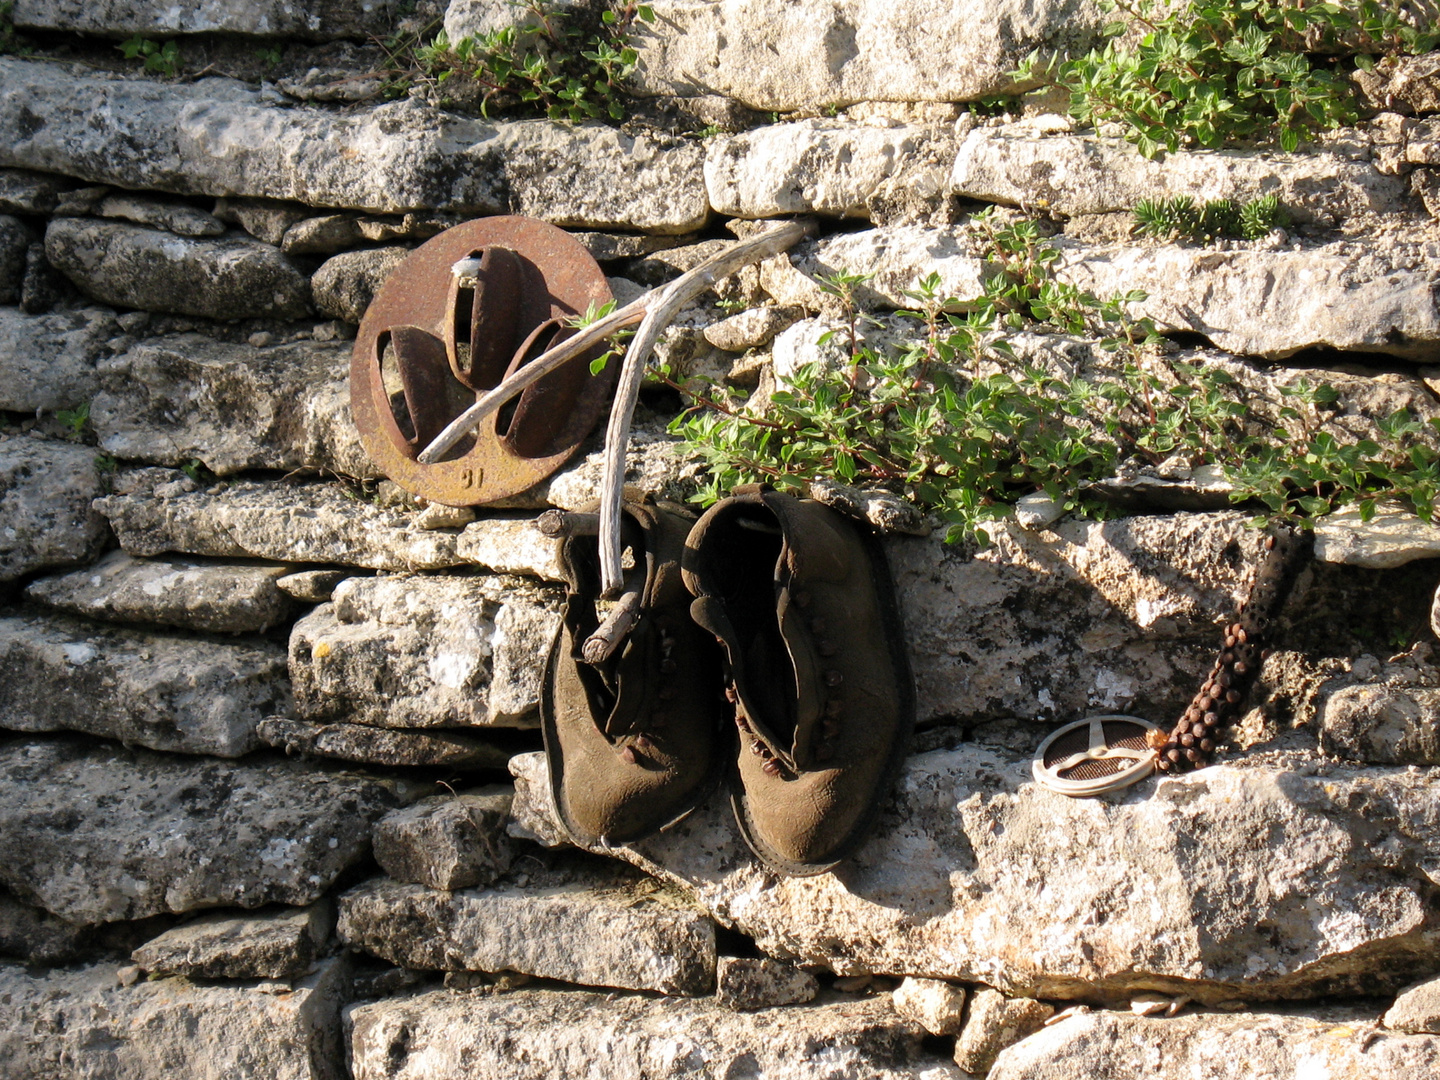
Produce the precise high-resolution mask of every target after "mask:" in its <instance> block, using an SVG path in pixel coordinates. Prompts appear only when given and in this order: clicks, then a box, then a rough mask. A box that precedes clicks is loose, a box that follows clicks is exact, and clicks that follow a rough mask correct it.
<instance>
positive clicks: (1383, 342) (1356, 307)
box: [1056, 239, 1440, 360]
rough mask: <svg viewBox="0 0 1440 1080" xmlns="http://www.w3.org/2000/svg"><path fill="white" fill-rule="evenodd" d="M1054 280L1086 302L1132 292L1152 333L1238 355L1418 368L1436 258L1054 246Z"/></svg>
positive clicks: (1431, 317)
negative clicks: (1141, 295)
mask: <svg viewBox="0 0 1440 1080" xmlns="http://www.w3.org/2000/svg"><path fill="white" fill-rule="evenodd" d="M1059 246H1060V247H1061V248H1062V251H1063V254H1062V257H1061V259H1060V260H1059V261H1058V262H1057V264H1056V276H1057V277H1058V278H1059V279H1060V280H1062V281H1066V282H1068V283H1070V284H1072V285H1075V286H1076V287H1078V288H1080V289H1084V290H1087V291H1089V292H1091V293H1093V294H1094V295H1096V296H1100V297H1105V296H1114V295H1117V294H1120V293H1124V292H1128V291H1130V290H1132V289H1139V290H1142V291H1144V292H1145V293H1147V294H1148V299H1146V300H1144V301H1141V302H1140V303H1138V304H1136V305H1134V307H1133V309H1132V311H1133V313H1134V314H1135V315H1137V316H1139V315H1146V316H1149V317H1150V318H1152V319H1154V320H1155V324H1156V326H1157V327H1158V328H1159V329H1160V330H1161V331H1185V332H1190V333H1197V334H1203V335H1204V336H1205V337H1207V338H1208V339H1209V340H1210V342H1211V343H1212V344H1214V345H1215V346H1216V347H1217V348H1220V349H1224V350H1226V351H1227V352H1230V353H1234V354H1236V355H1241V356H1258V357H1264V358H1265V359H1268V360H1283V359H1285V358H1286V357H1288V356H1293V355H1294V354H1295V353H1297V352H1300V351H1301V350H1303V349H1309V348H1314V347H1317V346H1324V347H1328V348H1331V349H1338V350H1342V351H1344V350H1353V351H1359V352H1370V353H1384V354H1387V355H1390V356H1396V357H1400V358H1403V359H1411V360H1423V359H1428V358H1430V357H1432V356H1433V355H1434V351H1435V344H1434V343H1435V342H1436V341H1437V340H1440V304H1437V301H1436V298H1435V295H1434V289H1433V279H1434V277H1435V274H1436V272H1437V270H1440V254H1436V253H1432V252H1429V251H1427V250H1422V249H1421V247H1420V246H1419V245H1407V244H1389V243H1385V244H1381V243H1373V242H1371V241H1369V240H1366V239H1358V240H1344V241H1336V242H1333V243H1329V244H1322V245H1320V246H1318V247H1314V248H1310V249H1308V250H1304V251H1261V250H1253V249H1252V250H1241V249H1236V250H1232V251H1219V250H1216V249H1213V248H1212V249H1207V248H1200V247H1179V246H1175V245H1165V246H1159V247H1139V246H1135V247H1131V246H1121V247H1109V248H1086V247H1083V246H1080V245H1075V244H1068V243H1062V244H1061V245H1059Z"/></svg>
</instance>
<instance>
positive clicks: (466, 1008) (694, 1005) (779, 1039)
mask: <svg viewBox="0 0 1440 1080" xmlns="http://www.w3.org/2000/svg"><path fill="white" fill-rule="evenodd" d="M346 1016H347V1020H348V1022H349V1024H350V1061H351V1068H352V1070H353V1074H354V1077H355V1080H422V1078H423V1080H462V1078H464V1080H501V1078H504V1080H540V1078H542V1077H548V1076H559V1075H565V1076H569V1075H572V1074H573V1073H574V1072H575V1071H576V1070H577V1068H578V1069H580V1070H582V1071H585V1072H586V1073H587V1074H588V1075H590V1076H593V1077H595V1078H596V1080H622V1078H623V1080H639V1078H641V1077H649V1076H677V1075H684V1074H685V1073H687V1072H690V1073H693V1074H696V1075H705V1074H709V1075H711V1076H731V1077H741V1076H745V1075H747V1074H748V1075H751V1076H764V1077H765V1078H766V1080H825V1078H830V1080H839V1078H840V1077H865V1078H866V1080H922V1078H923V1080H963V1078H962V1077H961V1074H960V1073H959V1071H958V1070H956V1069H955V1067H954V1066H953V1065H950V1064H949V1063H948V1062H940V1061H937V1060H935V1059H934V1058H931V1057H929V1055H927V1053H926V1051H925V1049H924V1047H923V1046H922V1045H921V1038H922V1035H923V1032H922V1031H921V1029H920V1028H919V1027H918V1026H917V1025H915V1024H911V1023H909V1022H907V1021H904V1020H901V1019H900V1018H898V1017H897V1016H896V1015H895V1014H894V1012H893V1011H892V1010H891V1009H890V1006H889V1004H888V1003H887V1002H886V1001H885V1000H884V999H883V998H876V999H871V1000H865V1001H858V1002H843V1003H832V1004H825V1005H812V1006H805V1007H799V1008H791V1009H766V1010H764V1011H761V1012H750V1013H737V1012H733V1011H731V1010H729V1009H725V1008H722V1007H720V1006H717V1005H715V1004H713V1003H712V1002H710V1001H708V1000H701V1001H694V1000H687V999H685V998H651V997H641V996H638V995H628V994H596V993H588V992H585V991H579V990H520V991H517V992H513V993H507V994H494V995H488V996H480V995H475V994H463V993H454V992H449V991H436V992H432V993H429V994H420V995H416V996H414V997H411V998H408V999H391V1000H389V1001H377V1002H371V1003H366V1004H361V1005H356V1006H354V1007H352V1008H351V1009H350V1010H349V1011H348V1012H347V1014H346ZM402 1032H404V1033H405V1035H404V1037H403V1038H402V1037H401V1033H402ZM576 1063H583V1065H577V1064H576Z"/></svg>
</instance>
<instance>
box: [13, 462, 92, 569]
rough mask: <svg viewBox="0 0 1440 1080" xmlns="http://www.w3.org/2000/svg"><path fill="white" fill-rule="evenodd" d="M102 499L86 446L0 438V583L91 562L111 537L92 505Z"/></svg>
mask: <svg viewBox="0 0 1440 1080" xmlns="http://www.w3.org/2000/svg"><path fill="white" fill-rule="evenodd" d="M103 494H104V486H103V484H102V483H101V478H100V474H99V473H98V472H97V471H96V470H95V451H94V450H93V449H91V448H90V447H86V446H76V445H74V444H73V443H62V442H51V441H48V440H43V439H31V438H24V437H7V436H3V435H0V582H4V581H12V580H14V579H15V578H18V577H24V576H25V575H26V574H33V573H34V572H35V571H37V570H47V569H50V568H51V567H60V566H76V565H80V564H84V563H88V562H92V561H94V559H95V558H96V557H97V556H98V555H99V554H100V552H101V551H103V550H104V548H105V541H106V539H107V538H108V537H109V535H110V529H109V527H108V526H107V525H106V524H105V519H104V518H103V517H102V516H101V515H100V514H99V513H98V512H97V511H96V510H95V509H94V508H93V506H92V503H93V502H94V500H95V499H96V498H98V497H99V496H101V495H103Z"/></svg>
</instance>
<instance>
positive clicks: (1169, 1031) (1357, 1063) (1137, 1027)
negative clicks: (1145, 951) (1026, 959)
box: [989, 1009, 1440, 1080]
mask: <svg viewBox="0 0 1440 1080" xmlns="http://www.w3.org/2000/svg"><path fill="white" fill-rule="evenodd" d="M1437 1068H1440V1039H1436V1038H1433V1037H1431V1036H1423V1035H1390V1034H1386V1033H1385V1032H1383V1031H1381V1030H1378V1029H1377V1026H1376V1024H1375V1021H1374V1020H1372V1019H1370V1018H1368V1017H1367V1016H1365V1015H1363V1014H1358V1015H1357V1013H1356V1012H1355V1011H1354V1010H1344V1009H1327V1010H1322V1011H1319V1012H1315V1013H1293V1014H1274V1013H1255V1014H1247V1015H1242V1016H1224V1015H1216V1014H1212V1013H1207V1014H1204V1015H1199V1016H1179V1017H1174V1018H1171V1019H1154V1018H1151V1017H1143V1016H1131V1015H1129V1014H1127V1013H1118V1012H1092V1013H1085V1014H1082V1015H1079V1016H1074V1017H1071V1018H1069V1019H1067V1020H1064V1021H1062V1022H1061V1023H1058V1024H1055V1025H1054V1026H1053V1027H1048V1028H1045V1029H1044V1030H1042V1031H1040V1032H1038V1033H1036V1034H1034V1035H1031V1036H1030V1037H1029V1038H1028V1039H1025V1040H1024V1041H1022V1042H1020V1043H1017V1044H1016V1045H1015V1046H1012V1047H1011V1048H1010V1049H1009V1050H1006V1051H1005V1052H1004V1053H1003V1054H1001V1055H1000V1058H999V1060H998V1061H996V1063H995V1067H994V1068H993V1069H992V1070H991V1071H990V1075H989V1080H1091V1078H1098V1077H1111V1076H1113V1077H1122V1076H1123V1077H1131V1076H1145V1077H1154V1078H1155V1080H1250V1078H1252V1077H1260V1076H1265V1077H1274V1078H1275V1080H1351V1078H1353V1077H1362V1076H1363V1077H1371V1076H1373V1077H1377V1078H1378V1077H1382V1076H1383V1077H1384V1078H1385V1080H1422V1078H1426V1077H1431V1076H1434V1075H1435V1070H1436V1069H1437Z"/></svg>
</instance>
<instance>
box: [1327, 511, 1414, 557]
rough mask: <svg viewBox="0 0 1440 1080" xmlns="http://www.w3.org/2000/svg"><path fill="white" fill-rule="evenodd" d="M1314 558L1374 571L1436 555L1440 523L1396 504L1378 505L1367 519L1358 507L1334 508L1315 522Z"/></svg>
mask: <svg viewBox="0 0 1440 1080" xmlns="http://www.w3.org/2000/svg"><path fill="white" fill-rule="evenodd" d="M1315 557H1316V558H1317V559H1321V560H1323V561H1325V562H1335V563H1345V564H1347V565H1349V566H1367V567H1371V568H1373V569H1377V570H1389V569H1392V568H1394V567H1396V566H1403V565H1405V563H1407V562H1411V561H1412V560H1414V559H1434V558H1440V525H1437V524H1433V523H1428V522H1424V521H1421V520H1420V519H1419V518H1418V517H1416V516H1415V515H1414V514H1413V513H1412V512H1411V511H1410V510H1408V509H1401V508H1400V507H1398V506H1396V507H1381V508H1380V509H1378V510H1377V511H1376V512H1375V516H1374V517H1373V518H1371V519H1370V520H1369V521H1361V520H1360V511H1359V510H1353V509H1346V510H1337V511H1336V512H1335V513H1333V514H1327V515H1326V516H1325V517H1323V518H1321V519H1320V520H1319V521H1318V522H1316V523H1315Z"/></svg>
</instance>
